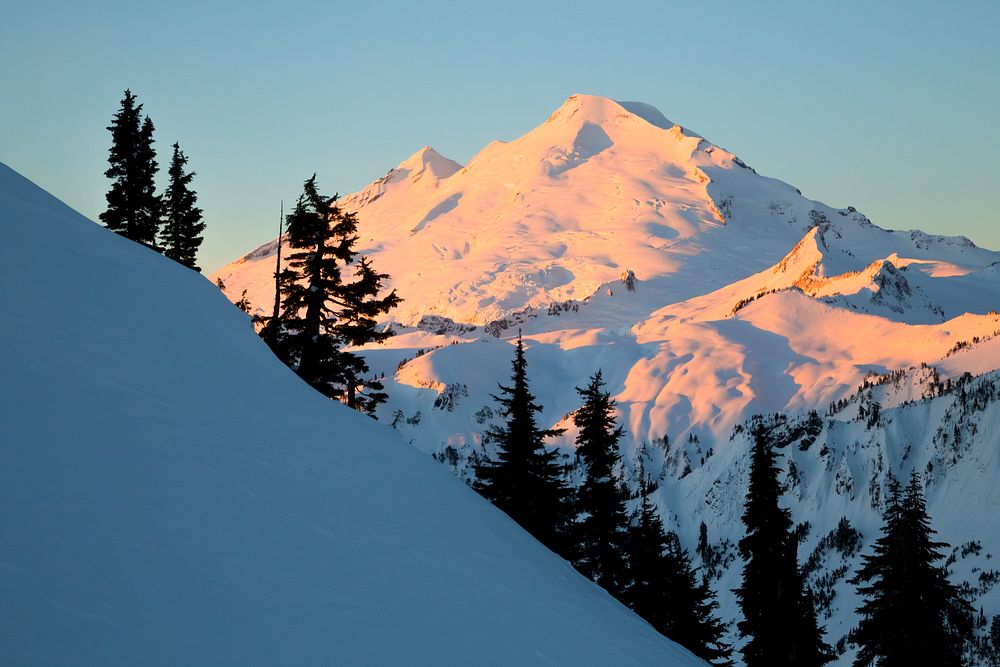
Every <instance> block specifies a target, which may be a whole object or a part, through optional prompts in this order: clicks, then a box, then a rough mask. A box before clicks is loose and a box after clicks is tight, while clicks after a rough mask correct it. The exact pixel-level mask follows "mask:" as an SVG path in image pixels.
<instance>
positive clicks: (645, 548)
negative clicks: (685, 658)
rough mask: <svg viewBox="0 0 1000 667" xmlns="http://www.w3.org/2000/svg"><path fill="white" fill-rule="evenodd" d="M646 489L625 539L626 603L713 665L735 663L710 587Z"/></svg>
mask: <svg viewBox="0 0 1000 667" xmlns="http://www.w3.org/2000/svg"><path fill="white" fill-rule="evenodd" d="M646 491H647V489H645V488H644V489H643V495H642V502H641V504H640V505H639V508H638V510H637V511H636V513H635V516H634V518H633V521H632V525H631V527H630V529H629V534H628V541H627V553H628V561H629V574H630V583H629V585H628V587H627V589H626V590H625V593H624V595H623V596H622V599H623V601H624V602H625V603H626V604H627V605H628V606H629V607H631V608H632V609H633V610H634V611H635V612H636V613H637V614H639V615H640V616H642V617H643V618H644V619H646V621H647V622H649V624H650V625H652V626H653V627H654V628H656V630H657V631H658V632H660V633H661V634H663V635H665V636H667V637H670V638H671V639H673V640H674V641H676V642H677V643H679V644H681V645H682V646H683V647H684V648H686V649H688V650H689V651H691V652H692V653H694V654H695V655H697V656H698V657H700V658H703V659H704V660H707V661H708V662H711V663H713V664H715V665H729V664H732V663H731V661H730V660H729V656H730V654H731V650H730V648H729V647H728V646H726V644H725V643H724V642H723V640H722V635H723V634H724V633H725V629H726V628H725V626H724V625H723V624H722V622H721V621H719V619H718V618H717V617H716V610H717V608H718V606H719V605H718V603H717V602H716V601H715V594H714V593H713V592H712V590H711V589H710V588H709V587H708V583H707V582H706V581H705V580H704V579H701V580H699V578H698V577H697V574H696V572H695V570H694V569H693V568H692V567H691V559H690V557H689V556H688V553H687V551H685V550H684V549H683V548H681V545H680V542H679V541H678V539H677V535H676V534H674V533H672V532H671V533H666V532H664V530H663V523H662V521H661V520H660V517H659V516H658V515H657V513H656V510H655V509H654V508H653V505H652V503H651V502H650V500H649V496H648V494H647V493H646Z"/></svg>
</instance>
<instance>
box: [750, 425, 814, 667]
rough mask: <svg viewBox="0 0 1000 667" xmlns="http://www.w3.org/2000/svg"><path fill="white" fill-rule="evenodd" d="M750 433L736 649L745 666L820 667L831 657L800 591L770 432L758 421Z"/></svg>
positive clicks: (804, 593)
mask: <svg viewBox="0 0 1000 667" xmlns="http://www.w3.org/2000/svg"><path fill="white" fill-rule="evenodd" d="M753 436H754V444H753V452H752V456H751V461H750V484H749V487H748V489H747V496H746V503H745V505H744V509H743V517H742V518H743V524H744V526H745V527H746V536H745V537H744V538H743V539H742V540H740V543H739V551H740V556H742V557H743V560H744V566H743V575H742V581H741V585H740V587H739V588H737V589H736V591H735V592H736V597H737V600H738V602H739V605H740V609H741V611H742V612H743V620H741V621H740V622H739V623H738V625H737V627H738V628H739V632H740V636H741V637H745V638H746V639H747V642H746V644H745V645H744V646H743V647H742V648H741V649H740V652H741V653H742V655H743V661H744V663H745V664H746V666H747V667H778V666H783V665H789V666H791V665H798V666H801V667H808V666H812V665H823V664H826V663H827V662H829V661H830V660H832V659H833V655H832V651H831V649H830V647H829V646H828V645H826V644H825V643H824V642H823V641H822V630H821V629H820V628H819V627H817V625H816V614H815V611H814V610H813V608H812V599H811V595H810V594H809V593H808V592H807V591H806V590H804V586H803V582H802V577H801V574H800V572H799V570H798V566H797V562H796V552H797V549H798V543H797V540H796V539H795V538H794V537H793V535H792V519H791V515H790V514H789V512H788V510H787V509H784V508H782V507H781V506H780V505H779V504H778V501H779V498H780V496H781V487H780V485H779V483H778V468H777V466H776V465H775V458H774V451H773V449H772V445H771V442H770V435H769V433H768V431H767V429H766V428H765V427H764V426H763V425H758V426H757V427H756V428H755V429H754V431H753Z"/></svg>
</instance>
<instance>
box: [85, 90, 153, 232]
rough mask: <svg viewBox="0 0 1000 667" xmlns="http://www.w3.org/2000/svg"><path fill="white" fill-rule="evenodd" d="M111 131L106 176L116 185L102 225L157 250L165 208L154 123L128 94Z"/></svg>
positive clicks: (127, 92)
mask: <svg viewBox="0 0 1000 667" xmlns="http://www.w3.org/2000/svg"><path fill="white" fill-rule="evenodd" d="M107 129H108V130H109V131H110V132H111V149H110V151H109V155H108V163H109V164H110V166H109V167H108V170H107V171H105V172H104V175H105V176H107V177H108V178H110V179H111V181H112V182H111V189H110V190H109V191H108V193H107V195H105V198H106V199H107V202H108V208H107V210H106V211H104V212H103V213H101V215H100V218H101V222H103V223H104V224H105V226H107V228H108V229H110V230H111V231H113V232H115V233H117V234H121V235H122V236H124V237H126V238H128V239H131V240H133V241H135V242H137V243H142V244H144V245H147V246H149V247H151V248H156V235H157V231H158V230H159V226H160V217H161V208H162V204H161V201H160V198H159V197H158V196H157V195H156V184H155V182H154V179H155V177H156V172H157V171H158V169H159V167H158V166H157V163H156V151H155V150H154V149H153V121H151V120H150V119H149V116H146V117H145V119H143V118H142V105H141V104H136V97H135V95H133V94H132V92H131V91H130V90H126V91H125V97H124V98H122V102H121V109H120V110H119V111H118V113H116V114H115V116H114V120H112V122H111V125H109V126H108V128H107Z"/></svg>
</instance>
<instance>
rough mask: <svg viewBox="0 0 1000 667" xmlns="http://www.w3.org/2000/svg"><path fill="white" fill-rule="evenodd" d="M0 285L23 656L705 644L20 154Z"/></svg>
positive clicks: (145, 657)
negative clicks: (23, 162)
mask: <svg viewBox="0 0 1000 667" xmlns="http://www.w3.org/2000/svg"><path fill="white" fill-rule="evenodd" d="M425 168H426V172H425V178H427V180H428V182H430V181H431V180H432V178H438V177H440V176H442V175H443V174H445V173H447V171H448V169H449V165H448V163H446V162H436V161H434V160H431V161H429V162H428V163H427V164H426V165H425ZM0 284H2V285H3V286H4V287H3V290H2V291H0V299H2V303H0V306H2V309H3V312H4V313H5V321H4V326H3V327H2V328H0V360H2V361H0V368H2V373H0V388H2V400H0V423H2V425H3V428H2V431H0V433H2V435H0V512H2V517H3V522H2V527H0V599H2V600H3V603H2V605H0V662H3V663H4V664H11V665H66V664H74V665H113V664H118V665H138V664H142V665H154V664H164V665H167V664H184V665H195V664H204V665H257V664H273V665H291V664H294V665H309V664H313V665H320V664H341V665H344V664H392V665H401V664H409V665H419V664H435V665H447V664H452V665H469V664H546V665H551V664H563V665H583V664H592V665H610V664H614V665H654V664H655V665H697V664H702V663H700V661H698V660H697V659H695V658H694V657H693V656H691V655H690V654H689V653H687V652H686V651H685V650H683V649H681V648H679V647H678V646H677V645H675V644H674V643H672V642H670V641H669V640H667V639H665V638H663V637H661V636H660V635H658V634H657V633H655V632H654V631H653V630H652V629H651V628H650V627H649V626H648V625H647V624H646V623H645V622H644V621H642V620H641V619H639V618H638V617H636V616H635V615H634V614H632V613H631V612H629V611H628V610H626V609H625V608H624V607H622V606H621V605H619V604H618V603H617V602H615V601H614V600H613V599H611V598H610V597H609V596H608V595H607V594H605V593H604V592H603V591H602V590H600V589H599V588H598V587H596V586H595V585H593V584H591V583H590V582H589V581H587V580H585V579H584V578H583V577H581V576H580V575H578V574H576V572H575V571H574V570H573V569H572V568H571V567H570V566H569V565H568V564H567V563H566V562H564V561H562V560H561V559H559V558H557V557H555V556H553V555H552V554H551V553H549V552H548V551H546V550H545V549H544V548H542V547H541V546H540V545H538V544H537V543H536V542H535V541H534V540H533V539H531V538H530V537H529V536H528V535H527V534H526V533H525V532H524V531H522V530H521V529H520V528H519V527H518V526H516V525H515V524H514V523H513V522H511V521H510V520H509V519H507V518H506V517H505V516H504V515H503V514H501V513H500V512H499V511H497V510H495V509H494V508H492V507H491V506H490V505H489V504H487V503H486V502H485V501H483V500H482V499H480V498H479V497H478V496H477V495H476V494H475V493H473V492H472V491H471V490H469V489H468V488H466V487H465V485H464V484H462V483H461V482H460V481H459V480H457V479H456V478H455V477H454V475H452V474H451V473H450V472H449V471H448V470H447V469H445V468H443V467H442V466H440V465H439V464H438V463H436V462H435V461H433V460H432V459H431V458H430V457H428V456H426V455H425V454H423V453H421V452H419V451H417V450H416V449H414V448H412V447H409V446H407V444H406V442H405V441H404V440H402V439H401V438H400V437H399V435H398V434H397V433H395V432H393V431H392V430H391V429H390V428H388V427H387V426H384V425H379V424H377V423H375V422H374V421H372V420H370V419H368V418H367V417H363V416H361V415H359V414H357V413H354V412H353V411H351V410H348V409H346V408H343V407H341V406H340V405H336V404H332V403H331V402H330V401H328V400H326V399H324V398H323V397H321V396H320V395H319V394H316V393H315V392H313V391H312V390H311V389H309V388H308V387H307V386H305V385H304V384H303V383H301V382H299V381H298V379H297V378H296V377H295V376H294V375H293V374H292V373H291V372H290V371H288V370H287V369H286V368H285V367H284V366H283V365H282V364H281V363H279V362H278V361H277V360H275V359H274V358H273V357H272V356H271V354H270V352H269V351H268V350H267V349H266V347H265V346H264V345H263V344H262V343H261V342H260V341H259V339H258V338H257V336H256V335H255V334H254V333H253V331H252V329H251V326H250V322H249V321H248V319H247V318H246V317H245V316H244V315H243V314H242V313H240V312H239V311H238V310H236V309H235V308H233V307H232V306H231V305H230V304H229V303H228V302H227V301H226V299H225V297H224V296H223V295H222V294H221V293H220V292H219V290H218V289H217V288H216V287H215V286H214V285H213V284H212V283H210V282H209V281H207V280H206V279H205V278H204V277H202V276H201V275H199V274H197V273H194V272H191V271H189V270H187V269H184V268H182V267H181V266H179V265H176V264H174V263H173V262H171V261H169V260H167V259H165V258H163V257H161V256H159V255H157V254H155V253H153V252H151V251H148V250H147V249H145V248H142V247H140V246H137V245H135V244H133V243H131V242H130V241H127V240H125V239H123V238H120V237H118V236H116V235H114V234H112V233H110V232H108V231H106V230H103V229H102V228H100V227H98V226H97V225H95V224H94V223H92V222H90V221H88V220H86V219H84V218H83V217H82V216H80V215H79V214H77V213H75V212H74V211H72V210H70V209H69V208H68V207H66V206H65V205H64V204H62V203H60V202H59V201H57V200H56V199H54V198H53V197H51V196H50V195H48V194H46V193H45V192H43V191H41V190H40V189H38V188H37V187H36V186H34V185H33V184H31V183H30V182H28V181H27V180H25V179H24V178H22V177H21V176H19V175H18V174H16V173H15V172H13V171H12V170H10V169H9V168H7V167H5V166H3V165H0ZM494 345H496V346H497V347H500V345H501V344H500V343H494Z"/></svg>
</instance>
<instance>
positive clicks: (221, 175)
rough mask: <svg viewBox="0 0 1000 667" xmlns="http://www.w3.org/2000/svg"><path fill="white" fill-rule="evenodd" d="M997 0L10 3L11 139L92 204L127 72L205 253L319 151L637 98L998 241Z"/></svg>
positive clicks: (917, 223)
mask: <svg viewBox="0 0 1000 667" xmlns="http://www.w3.org/2000/svg"><path fill="white" fill-rule="evenodd" d="M998 29H1000V2H997V1H996V0H987V1H983V2H972V1H970V2H961V3H944V2H934V3H930V2H879V3H868V2H826V3H822V4H819V3H799V2H768V3H749V2H713V3H701V2H690V3H665V2H648V3H617V2H616V3H610V2H573V3H556V2H547V3H529V2H514V3H510V2H508V3H471V2H463V3H458V2H439V3H402V2H399V3H395V2H387V3H377V4H375V3H340V2H314V3H305V2H283V3H264V2H233V1H226V0H223V1H218V2H208V3H203V2H193V1H190V0H175V1H174V2H171V3H146V2H129V3H125V2H101V1H94V2H44V1H42V2H33V3H16V4H14V3H7V5H6V6H5V7H4V11H3V20H2V21H0V62H2V63H3V65H2V66H0V161H2V162H4V163H6V164H8V165H9V166H10V167H12V168H14V169H15V170H17V171H19V172H21V173H22V174H24V175H25V176H27V177H28V178H30V179H32V180H33V181H35V182H36V183H38V184H39V185H41V186H42V187H44V188H45V189H46V190H48V191H50V192H52V193H53V194H54V195H56V196H58V197H60V198H61V199H63V200H64V201H66V202H67V203H68V204H70V205H71V206H73V207H74V208H76V209H78V210H80V211H81V212H82V213H84V214H85V215H87V216H88V217H90V218H92V219H96V218H97V216H98V214H99V213H100V212H101V211H103V210H104V206H105V202H104V193H105V191H106V190H107V186H108V183H107V180H106V179H105V178H104V177H103V171H104V169H105V168H106V160H107V149H108V146H109V141H110V135H109V133H108V132H107V131H106V130H105V127H106V126H107V125H108V123H109V121H110V119H111V116H112V114H113V113H114V112H115V111H116V110H117V108H118V106H119V101H120V99H121V97H122V91H123V90H124V89H125V88H127V87H128V88H131V89H132V90H133V92H135V93H137V94H138V96H139V100H140V102H142V103H143V104H144V105H145V111H146V112H147V113H148V114H149V115H150V116H151V117H152V119H153V121H154V123H155V124H156V128H157V129H156V138H157V141H158V143H157V147H158V149H159V151H160V165H161V174H160V176H161V179H163V180H165V171H166V163H167V162H168V159H169V146H170V144H172V143H173V142H174V141H175V140H176V141H179V142H180V144H181V147H182V149H183V150H184V151H185V152H186V153H187V154H188V156H189V158H190V163H189V166H190V167H191V168H192V169H194V170H195V171H196V172H197V176H196V177H195V180H194V187H195V189H196V190H197V191H198V194H199V199H200V202H199V203H200V205H201V206H202V208H204V210H205V217H206V222H207V224H208V229H207V232H206V241H205V244H204V246H203V251H202V253H201V256H200V262H201V265H202V267H203V268H204V269H205V270H206V273H208V272H210V271H211V270H214V269H216V268H218V267H220V266H221V265H223V264H225V263H226V262H228V261H229V260H231V259H234V258H235V257H237V256H239V255H241V254H243V253H245V252H246V251H248V250H250V249H252V248H253V247H255V246H256V245H258V244H260V243H263V242H265V241H267V240H269V239H271V238H273V236H274V235H275V231H276V226H277V217H278V202H279V200H281V199H284V200H285V201H286V202H290V201H292V200H294V199H295V197H296V196H297V195H298V193H299V191H300V190H301V183H302V181H303V180H305V179H306V178H307V177H308V176H309V175H311V174H312V173H313V172H317V173H318V174H319V183H320V185H321V187H322V188H323V189H324V190H328V191H339V192H341V193H348V192H352V191H354V190H357V189H359V188H360V187H362V186H364V185H365V184H367V183H368V182H370V181H372V180H374V179H375V178H378V177H379V176H381V175H383V174H384V173H385V172H386V170H388V169H389V168H391V167H393V166H395V165H396V164H398V163H399V162H401V161H402V160H403V159H405V158H406V157H407V156H408V155H410V154H412V153H413V152H415V151H416V150H418V149H419V148H420V147H421V146H423V145H424V144H429V145H432V146H434V147H435V148H436V149H437V150H438V151H439V152H441V153H442V154H444V155H446V156H448V157H451V158H452V159H455V160H458V161H459V162H463V163H464V162H466V161H467V160H468V159H469V158H470V157H471V156H472V155H474V154H475V153H476V152H477V151H478V150H479V149H480V148H482V147H483V146H485V145H486V144H487V143H489V142H490V141H491V140H493V139H503V140H509V139H513V138H515V137H517V136H519V135H520V134H523V133H524V132H526V131H527V130H529V129H531V128H532V127H534V126H536V125H538V124H540V123H541V122H542V121H544V119H545V118H546V117H547V115H548V114H549V113H550V112H551V111H553V110H554V109H555V108H557V107H558V106H559V105H560V104H561V103H562V101H563V100H564V99H565V98H566V97H567V96H568V95H570V94H572V93H576V92H580V93H590V94H595V95H604V96H607V97H612V98H615V99H624V100H639V101H643V102H647V103H649V104H652V105H654V106H656V107H657V108H659V109H660V110H661V111H662V112H663V113H664V115H666V116H667V117H668V118H669V119H671V120H672V121H674V122H678V123H681V124H683V125H685V126H688V127H690V128H692V129H693V130H695V131H696V132H699V133H700V134H702V135H703V136H705V137H706V138H708V139H709V140H710V141H712V142H714V143H716V144H719V145H721V146H724V147H725V148H727V149H729V150H731V151H733V152H734V153H736V154H737V155H739V156H741V157H742V158H743V159H744V160H746V161H747V162H748V163H750V164H751V165H752V166H753V167H754V168H756V169H757V171H758V172H760V173H762V174H765V175H768V176H773V177H775V178H779V179H781V180H783V181H786V182H789V183H791V184H793V185H795V186H796V187H798V188H799V189H801V190H802V192H803V194H805V195H806V196H807V197H810V198H813V199H818V200H820V201H823V202H825V203H828V204H830V205H833V206H847V205H854V206H855V207H857V208H858V209H859V210H861V211H862V212H864V213H865V214H866V215H868V216H869V217H870V218H871V219H872V221H873V222H875V223H876V224H878V225H880V226H883V227H888V228H894V229H910V228H919V229H923V230H925V231H928V232H932V233H940V234H963V235H965V236H968V237H970V238H971V239H972V240H973V241H975V242H976V243H977V244H979V245H982V246H985V247H989V248H993V249H1000V224H998V223H1000V216H998V214H997V212H996V211H997V208H996V203H995V201H994V200H995V198H996V193H997V192H998V186H997V181H998V180H1000V167H998V166H997V161H998V156H1000V127H998V124H997V122H998V119H1000V40H998V39H997V37H996V35H997V31H998Z"/></svg>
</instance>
